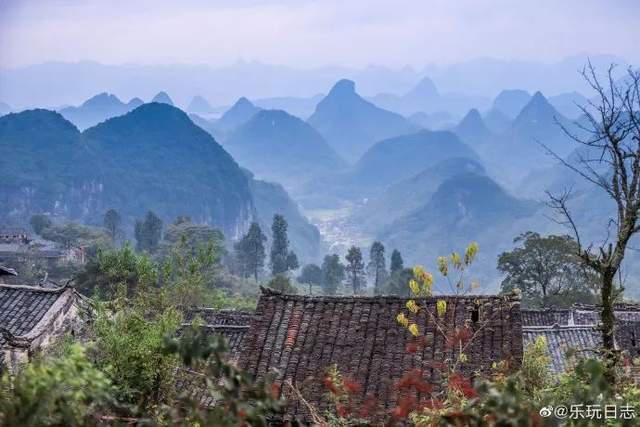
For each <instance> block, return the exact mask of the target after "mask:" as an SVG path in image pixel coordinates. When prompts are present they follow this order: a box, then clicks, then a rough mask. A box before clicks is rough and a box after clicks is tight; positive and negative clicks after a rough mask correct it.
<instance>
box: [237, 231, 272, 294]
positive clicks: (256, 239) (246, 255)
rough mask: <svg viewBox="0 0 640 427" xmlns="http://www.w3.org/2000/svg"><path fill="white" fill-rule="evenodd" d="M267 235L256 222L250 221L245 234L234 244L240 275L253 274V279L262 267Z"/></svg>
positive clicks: (256, 278) (256, 279)
mask: <svg viewBox="0 0 640 427" xmlns="http://www.w3.org/2000/svg"><path fill="white" fill-rule="evenodd" d="M266 241H267V236H265V235H264V233H263V232H262V229H261V228H260V225H259V224H258V223H257V222H253V223H251V226H250V227H249V231H247V234H245V235H244V237H242V239H240V241H238V242H237V243H236V244H235V246H234V249H235V257H236V262H237V264H238V266H239V269H240V273H241V275H242V277H248V276H249V275H251V276H253V278H254V279H255V281H256V282H257V281H258V277H259V276H260V273H261V272H262V269H263V268H264V261H265V257H266V255H265V248H264V244H265V242H266Z"/></svg>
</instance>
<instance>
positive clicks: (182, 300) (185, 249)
mask: <svg viewBox="0 0 640 427" xmlns="http://www.w3.org/2000/svg"><path fill="white" fill-rule="evenodd" d="M219 267H220V265H219V256H218V252H217V250H216V244H215V242H214V241H213V240H211V241H209V242H207V243H204V242H203V243H199V244H198V245H197V247H196V248H193V247H192V246H191V244H190V242H189V239H188V236H187V235H183V236H182V238H181V239H180V242H178V243H176V244H175V245H174V246H173V247H172V248H171V252H170V254H169V256H168V257H166V258H165V259H164V262H163V264H162V273H163V277H162V279H163V285H164V286H163V287H164V288H165V289H166V290H167V292H168V295H169V296H170V298H171V301H172V303H173V304H176V305H177V306H178V307H191V306H195V305H201V304H202V303H203V302H204V301H205V300H206V299H207V298H206V297H207V296H209V297H213V299H214V300H215V299H219V298H220V297H221V295H219V293H220V292H219V290H218V289H216V288H215V278H216V276H217V274H218V271H219Z"/></svg>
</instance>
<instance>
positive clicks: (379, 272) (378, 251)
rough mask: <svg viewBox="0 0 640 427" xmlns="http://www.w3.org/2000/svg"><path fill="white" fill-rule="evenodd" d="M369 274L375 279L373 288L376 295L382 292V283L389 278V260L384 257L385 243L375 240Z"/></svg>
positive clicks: (371, 251) (370, 258)
mask: <svg viewBox="0 0 640 427" xmlns="http://www.w3.org/2000/svg"><path fill="white" fill-rule="evenodd" d="M367 268H368V270H369V275H370V276H371V278H372V279H373V289H374V292H375V294H376V295H379V294H381V293H382V285H383V284H384V282H385V280H386V279H387V261H386V259H385V257H384V245H383V244H382V243H380V242H373V244H372V245H371V250H370V252H369V264H368V265H367Z"/></svg>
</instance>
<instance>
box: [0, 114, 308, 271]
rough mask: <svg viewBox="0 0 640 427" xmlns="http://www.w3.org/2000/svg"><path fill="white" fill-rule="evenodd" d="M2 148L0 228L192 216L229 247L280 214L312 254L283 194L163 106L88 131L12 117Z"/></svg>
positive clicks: (51, 120) (3, 126)
mask: <svg viewBox="0 0 640 427" xmlns="http://www.w3.org/2000/svg"><path fill="white" fill-rule="evenodd" d="M0 151H2V152H3V153H5V155H4V156H2V157H0V223H6V224H25V223H26V222H28V220H29V218H30V217H31V215H33V214H36V213H50V214H52V215H54V216H57V217H60V218H62V219H66V220H74V221H81V222H85V223H94V224H101V223H102V216H103V215H104V213H105V211H106V210H108V209H111V208H113V209H116V210H117V211H118V212H119V213H120V214H121V216H122V217H123V220H124V222H125V226H126V225H129V226H130V225H131V224H132V223H133V222H134V220H135V219H138V218H141V217H142V216H143V215H144V214H145V213H146V212H147V211H148V210H152V211H154V212H155V213H156V214H157V215H158V216H160V217H161V218H162V219H163V220H164V221H165V222H171V221H173V220H174V219H175V218H176V217H177V216H181V215H182V216H189V217H191V219H192V220H193V221H194V223H201V224H208V225H211V226H214V227H217V228H219V229H220V230H222V231H223V232H224V234H225V236H226V238H227V239H228V240H232V239H235V238H237V237H239V236H240V235H241V234H242V233H244V232H245V231H246V229H247V228H248V225H249V224H250V222H251V221H253V220H256V219H257V220H260V221H261V222H263V223H264V224H267V227H268V226H270V217H272V216H273V214H274V213H281V214H283V215H284V216H285V218H286V219H287V220H288V221H289V222H290V223H291V235H290V238H291V240H292V242H296V244H297V245H298V251H299V252H300V254H302V255H304V256H316V255H317V251H318V248H319V240H320V238H319V235H318V231H317V230H316V229H315V227H313V226H312V225H310V224H309V223H308V222H307V220H306V218H305V217H304V216H302V215H301V214H300V212H299V211H298V210H297V207H296V206H295V204H294V203H293V202H292V201H291V199H290V198H289V196H288V194H287V193H286V191H284V189H283V188H282V187H280V186H278V185H275V184H270V183H264V182H260V181H255V180H253V178H252V177H251V176H248V175H247V173H246V171H244V170H242V169H241V168H240V167H239V166H238V164H237V163H236V162H235V160H234V159H233V158H232V157H231V155H229V154H228V153H227V152H226V151H225V150H224V149H223V148H222V147H221V146H220V145H219V144H218V143H217V142H216V141H215V140H214V139H213V138H212V137H211V136H210V135H209V134H207V133H206V132H205V131H204V130H202V129H200V128H199V127H198V126H196V125H194V124H193V122H192V121H191V120H190V119H189V118H188V117H187V116H186V114H185V113H183V112H182V111H180V110H179V109H177V108H174V107H171V106H169V105H166V104H159V103H151V104H145V105H143V106H141V107H139V108H138V109H136V110H134V111H133V112H131V113H128V114H126V115H124V116H121V117H117V118H113V119H110V120H108V121H106V122H104V123H102V124H100V125H98V126H95V127H93V128H90V129H88V130H87V131H85V132H84V133H80V132H79V131H78V130H77V129H76V128H75V126H73V124H71V123H70V122H68V121H67V120H65V119H64V118H63V117H62V116H61V115H60V114H58V113H55V112H52V111H48V110H31V111H25V112H22V113H19V114H10V115H8V116H5V117H2V118H0ZM301 259H306V258H304V257H302V256H301ZM314 259H315V258H314Z"/></svg>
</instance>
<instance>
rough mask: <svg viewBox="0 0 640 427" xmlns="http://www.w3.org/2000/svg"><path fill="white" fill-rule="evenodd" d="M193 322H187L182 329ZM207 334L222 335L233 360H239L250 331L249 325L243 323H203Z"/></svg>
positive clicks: (202, 327)
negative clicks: (243, 343) (244, 341)
mask: <svg viewBox="0 0 640 427" xmlns="http://www.w3.org/2000/svg"><path fill="white" fill-rule="evenodd" d="M190 325H191V324H189V323H185V324H183V325H182V329H184V328H186V327H189V326H190ZM200 328H201V330H204V332H205V333H206V335H207V336H210V337H212V336H215V335H218V336H222V337H224V338H225V340H226V342H227V345H228V353H229V354H228V356H230V359H231V360H237V359H238V356H239V354H240V350H241V349H242V342H243V340H244V338H245V336H246V335H247V332H248V331H249V326H248V325H246V326H243V325H203V326H200Z"/></svg>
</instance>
